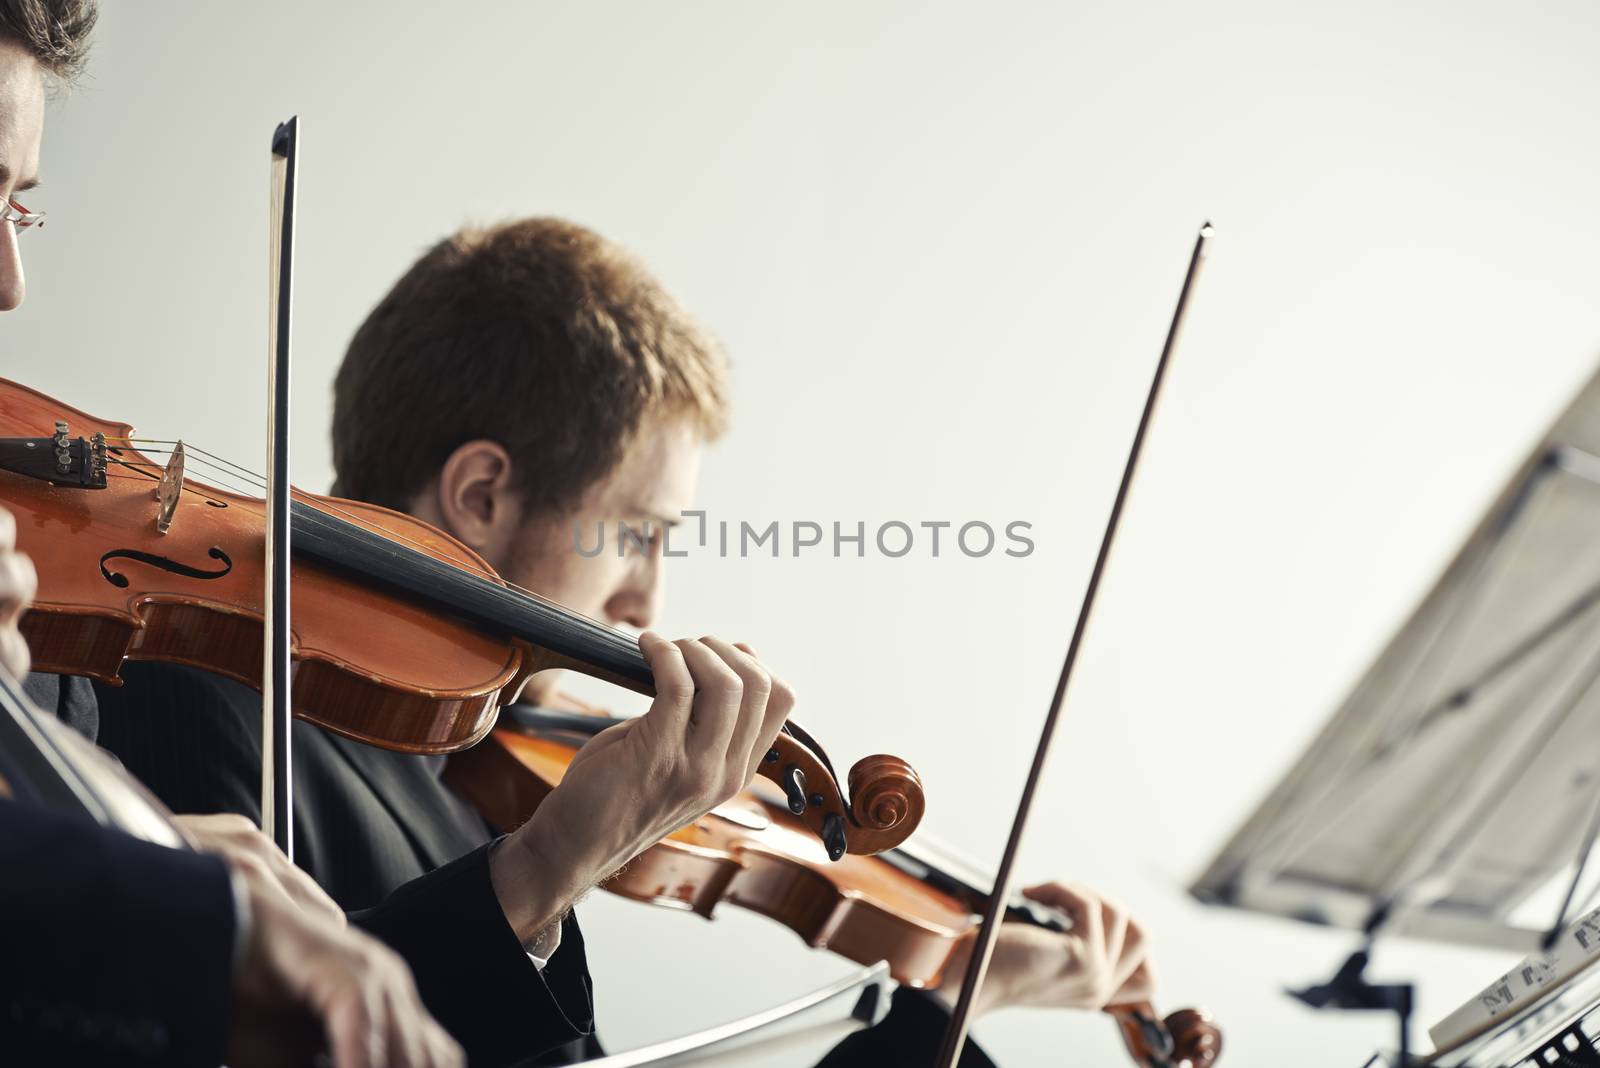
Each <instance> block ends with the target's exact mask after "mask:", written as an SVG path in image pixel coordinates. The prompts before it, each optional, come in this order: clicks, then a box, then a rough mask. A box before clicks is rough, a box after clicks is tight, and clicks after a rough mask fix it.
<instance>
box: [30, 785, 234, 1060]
mask: <svg viewBox="0 0 1600 1068" xmlns="http://www.w3.org/2000/svg"><path fill="white" fill-rule="evenodd" d="M236 910H237V905H236V902H235V900H234V894H233V885H232V881H231V879H230V877H229V875H228V871H227V868H226V867H225V866H224V865H223V863H222V862H221V861H220V860H218V859H216V858H215V857H207V856H201V855H199V854H197V853H186V852H181V851H179V850H176V849H167V848H165V847H163V846H158V845H151V844H149V843H147V842H141V841H139V840H137V839H135V838H132V837H130V836H129V835H126V834H123V833H121V832H120V831H114V830H108V829H106V828H103V827H101V826H99V825H98V824H96V823H94V822H92V821H90V820H89V819H88V818H87V817H85V816H80V815H76V814H66V813H59V812H53V811H47V810H45V809H43V808H38V807H35V806H33V805H30V804H26V803H18V802H15V801H10V800H4V799H0V961H4V962H5V967H4V968H0V1048H3V1049H4V1056H3V1058H0V1059H3V1060H4V1061H5V1063H7V1064H19V1065H20V1064H26V1065H32V1066H39V1068H45V1066H49V1065H63V1066H66V1065H72V1066H76V1065H85V1064H119V1065H182V1066H194V1068H215V1066H216V1065H218V1064H221V1063H222V1059H223V1056H224V1054H225V1047H226V1043H227V1035H228V1025H229V1014H230V1011H231V1001H232V996H231V991H232V989H233V982H232V968H233V957H234V940H235V937H236V935H237V932H238V913H237V911H236Z"/></svg>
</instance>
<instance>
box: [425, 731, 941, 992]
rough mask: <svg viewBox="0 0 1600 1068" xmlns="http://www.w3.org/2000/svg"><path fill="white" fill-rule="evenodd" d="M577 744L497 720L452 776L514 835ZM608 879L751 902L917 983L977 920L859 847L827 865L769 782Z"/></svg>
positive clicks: (649, 891)
mask: <svg viewBox="0 0 1600 1068" xmlns="http://www.w3.org/2000/svg"><path fill="white" fill-rule="evenodd" d="M580 741H581V740H580V739H574V740H573V741H571V742H569V741H566V740H563V739H557V738H553V737H536V736H533V735H530V734H526V733H523V732H521V731H518V730H515V729H511V728H501V729H498V730H496V731H494V732H493V733H492V734H491V735H490V737H489V738H488V739H486V740H485V741H484V742H483V743H482V744H480V745H477V746H475V747H473V748H472V749H470V750H467V751H465V752H461V753H457V754H455V755H454V756H452V757H451V758H450V761H449V763H448V764H447V765H446V766H445V782H446V783H448V784H449V786H450V787H451V789H452V790H454V791H455V792H456V793H457V794H459V795H461V796H462V797H464V798H465V799H466V800H467V801H469V802H471V803H472V805H473V807H475V808H477V809H478V811H479V812H480V813H482V814H483V816H484V818H486V819H487V820H489V822H490V823H492V824H494V825H496V826H497V827H499V828H500V829H501V830H503V831H512V830H515V829H516V828H517V827H519V826H521V825H522V824H523V823H524V822H526V821H527V819H528V817H530V816H531V815H532V814H533V811H534V810H535V809H536V808H538V806H539V803H540V802H541V801H543V800H544V798H545V796H546V795H548V794H549V792H550V791H551V790H553V789H555V787H556V785H557V784H559V783H560V782H561V777H562V775H563V774H564V773H565V771H566V767H567V764H569V763H570V762H571V760H572V757H573V756H574V755H575V754H576V753H577V751H578V745H579V742H580ZM604 886H605V888H606V889H607V890H609V891H611V892H612V893H616V894H620V895H622V896H623V897H627V898H632V899H633V900H635V901H643V902H645V903H647V904H654V905H663V906H666V907H668V908H674V909H681V910H686V911H689V912H694V913H698V914H699V915H701V916H704V917H707V918H710V917H711V915H712V913H713V911H714V910H715V909H716V907H717V905H718V904H720V903H722V902H727V903H729V904H731V905H737V906H739V907H741V908H746V909H750V910H752V911H754V912H758V913H760V914H762V915H764V916H767V917H769V918H771V919H773V920H776V921H777V922H778V923H780V924H782V925H783V926H785V927H787V928H789V929H790V930H791V931H793V932H794V933H795V934H797V935H799V936H800V938H801V939H803V940H804V941H805V942H806V943H807V944H808V945H811V946H815V947H817V948H820V949H827V950H831V951H832V952H834V953H837V954H839V955H841V956H843V957H846V958H848V959H850V960H853V961H857V962H859V963H862V964H872V963H875V962H877V961H880V960H887V961H889V963H890V968H891V971H892V973H893V975H894V978H895V980H896V981H898V982H901V983H905V984H906V985H908V986H914V987H926V986H935V985H937V984H938V983H939V981H940V979H941V978H942V977H943V974H944V968H945V965H946V964H947V963H948V962H949V960H950V956H951V954H952V953H953V952H954V951H955V947H956V942H957V941H958V940H959V939H960V937H961V935H962V934H963V933H964V932H965V931H967V930H970V928H971V912H970V910H969V909H968V908H967V907H966V906H965V905H964V904H962V903H961V902H960V901H958V900H956V899H955V898H953V897H950V896H948V895H945V894H940V893H938V892H930V890H929V888H928V887H926V886H925V885H923V884H922V883H920V882H919V881H918V880H916V879H914V878H913V877H911V876H909V875H906V874H904V873H902V872H900V871H899V870H897V869H895V868H893V867H891V866H890V865H888V864H885V863H882V862H881V861H878V860H876V859H875V858H871V857H866V856H856V855H848V856H844V857H841V858H839V860H837V861H830V860H829V859H828V855H827V853H826V852H824V850H823V849H822V846H821V844H820V843H819V842H818V840H817V837H816V835H815V834H812V833H811V831H810V830H809V829H808V828H807V826H806V825H805V823H804V822H802V821H801V820H800V819H799V818H798V817H796V816H795V815H794V814H793V813H792V812H791V811H790V810H789V808H788V806H787V804H786V803H785V799H784V796H783V793H782V792H781V791H780V790H778V789H777V788H776V787H775V786H773V785H772V784H771V783H769V782H767V781H766V780H763V779H757V780H756V781H755V782H754V783H753V784H752V785H751V787H750V789H748V790H745V791H744V792H742V793H741V794H739V795H738V796H737V797H735V798H733V799H732V800H730V801H729V802H727V803H726V804H723V805H720V806H718V807H717V808H716V809H713V810H712V811H711V812H709V813H707V814H706V815H704V816H702V817H701V818H700V819H698V820H695V821H694V822H693V823H691V824H689V825H688V826H686V827H683V828H680V829H679V830H678V831H676V832H674V833H673V834H671V835H669V836H668V837H667V838H665V839H663V840H662V841H660V842H658V843H657V844H656V845H654V846H652V847H650V848H649V849H647V850H645V851H644V852H643V853H641V854H640V855H639V856H638V857H636V858H634V860H632V861H631V862H630V863H629V864H628V866H627V867H626V868H624V869H623V870H622V871H620V872H618V873H617V874H616V875H614V876H612V877H611V878H610V879H609V880H607V881H606V882H605V884H604Z"/></svg>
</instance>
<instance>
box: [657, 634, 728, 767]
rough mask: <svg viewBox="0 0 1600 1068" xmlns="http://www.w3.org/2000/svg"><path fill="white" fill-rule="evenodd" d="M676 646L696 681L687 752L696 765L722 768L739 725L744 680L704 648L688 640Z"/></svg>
mask: <svg viewBox="0 0 1600 1068" xmlns="http://www.w3.org/2000/svg"><path fill="white" fill-rule="evenodd" d="M674 644H675V645H677V647H678V650H679V651H680V652H681V653H683V660H684V663H686V664H687V665H689V674H690V675H691V676H693V678H694V687H695V695H694V715H693V716H691V717H690V720H689V733H688V744H687V747H686V748H687V751H688V753H689V756H690V758H691V759H693V760H694V761H695V763H696V764H702V763H703V764H704V765H705V766H706V767H708V768H710V767H712V766H720V765H721V764H722V762H723V761H724V760H726V758H727V753H728V742H729V740H730V739H732V737H733V730H734V727H735V725H736V724H737V723H738V721H739V705H740V702H741V701H742V700H743V698H744V680H743V679H741V678H740V677H739V675H738V673H737V672H735V671H734V670H733V669H732V668H731V667H729V666H728V665H727V663H726V662H724V661H723V659H722V657H720V656H718V655H717V654H716V653H715V652H713V651H712V650H711V649H710V647H708V646H706V645H705V644H703V643H701V642H696V641H690V640H688V639H682V640H680V641H677V642H675V643H674Z"/></svg>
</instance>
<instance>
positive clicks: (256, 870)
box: [172, 812, 345, 927]
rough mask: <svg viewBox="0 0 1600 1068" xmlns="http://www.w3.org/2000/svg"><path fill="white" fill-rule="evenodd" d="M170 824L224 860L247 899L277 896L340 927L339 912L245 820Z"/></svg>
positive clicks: (177, 819)
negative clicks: (239, 878) (245, 888)
mask: <svg viewBox="0 0 1600 1068" xmlns="http://www.w3.org/2000/svg"><path fill="white" fill-rule="evenodd" d="M172 822H173V823H175V824H177V825H178V826H179V827H180V828H181V829H182V830H183V832H184V834H185V835H186V836H187V837H188V838H189V839H190V841H191V842H192V843H193V844H194V845H195V846H196V847H197V848H199V849H201V850H203V851H205V852H207V853H216V854H217V855H218V856H220V857H222V858H223V859H224V860H226V861H227V862H228V866H229V867H230V868H232V869H233V870H234V871H236V872H238V873H239V875H240V876H242V877H243V878H244V881H245V883H246V884H247V885H248V886H249V887H250V892H251V894H252V895H255V894H269V895H273V896H276V897H278V898H279V899H280V900H281V901H283V902H284V903H286V904H290V905H293V906H295V907H296V908H298V909H300V910H302V911H303V912H306V913H307V914H309V915H311V916H313V917H315V918H320V919H323V920H326V921H327V922H329V923H331V924H333V925H334V926H335V927H343V926H344V924H345V919H344V910H343V909H341V908H340V907H339V906H338V905H336V904H334V901H333V898H331V897H329V896H328V895H327V892H326V891H324V890H323V889H322V887H320V886H318V885H317V882H316V880H315V879H313V878H311V876H309V875H307V874H306V873H305V871H303V870H302V869H300V868H297V867H295V866H294V862H293V861H291V860H290V859H289V858H288V857H286V856H284V855H283V850H281V849H279V848H278V844H277V843H276V842H274V841H273V840H272V839H270V838H268V837H267V836H266V835H264V834H262V833H261V829H260V828H259V827H257V826H256V825H255V824H254V823H251V822H250V820H249V819H248V818H247V817H244V816H240V815H236V814H235V813H232V812H219V813H217V814H215V815H210V816H189V815H185V816H173V817H172Z"/></svg>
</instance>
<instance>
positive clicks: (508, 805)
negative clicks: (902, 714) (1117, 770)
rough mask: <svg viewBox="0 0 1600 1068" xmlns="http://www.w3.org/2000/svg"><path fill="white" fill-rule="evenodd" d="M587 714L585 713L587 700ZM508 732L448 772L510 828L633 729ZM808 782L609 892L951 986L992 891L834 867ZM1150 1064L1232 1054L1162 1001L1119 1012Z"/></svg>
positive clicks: (697, 827) (518, 711) (513, 718)
mask: <svg viewBox="0 0 1600 1068" xmlns="http://www.w3.org/2000/svg"><path fill="white" fill-rule="evenodd" d="M574 705H575V707H581V706H577V705H576V703H575V702H574ZM507 720H509V721H510V724H511V725H510V726H509V727H508V726H504V725H502V726H501V727H500V728H499V729H497V730H495V731H494V732H493V733H491V734H490V736H489V737H488V738H487V739H485V740H484V741H483V742H482V743H480V744H479V745H477V746H475V747H473V748H471V749H467V750H463V751H461V752H458V753H456V754H454V755H452V756H451V757H450V760H449V762H448V763H447V764H446V766H445V782H446V783H447V784H449V786H450V787H451V789H453V790H454V791H455V792H456V793H457V794H459V795H461V796H462V797H464V798H465V799H466V800H467V801H468V802H470V803H471V804H472V805H473V806H474V807H475V808H477V809H478V811H479V812H480V813H482V815H483V816H484V818H486V819H487V820H489V822H490V823H492V824H494V825H496V826H497V827H499V828H500V829H501V830H503V831H511V830H514V829H515V828H517V827H518V826H520V825H521V824H522V823H523V822H525V821H526V820H527V819H528V817H529V816H531V815H532V814H533V811H534V809H536V808H537V807H538V806H539V803H540V802H541V801H542V800H543V799H544V798H545V796H547V795H548V794H549V792H550V791H551V790H553V789H555V787H556V786H557V784H559V783H560V782H561V777H562V774H563V773H564V772H565V770H566V767H567V764H568V763H569V762H570V761H571V760H572V758H573V757H574V756H575V755H576V753H577V751H578V749H580V748H581V747H582V745H583V744H584V742H585V741H587V740H588V738H590V737H592V736H593V735H594V734H596V733H598V732H600V731H601V730H604V729H605V728H606V727H609V726H611V725H613V724H615V723H618V722H621V721H620V720H617V719H613V718H612V717H609V716H605V715H600V714H596V713H594V712H592V711H583V712H567V711H555V710H550V709H543V708H534V707H532V706H530V705H525V704H514V705H511V706H510V707H508V708H507V709H506V710H505V713H504V714H503V717H502V723H503V724H504V722H505V721H507ZM809 800H810V799H809V798H807V797H805V796H804V794H803V791H802V790H801V789H798V788H797V784H795V783H792V782H791V783H789V784H788V785H786V786H784V787H783V788H782V789H779V788H778V787H777V786H775V785H774V784H772V783H771V782H768V781H762V780H757V781H756V782H755V783H754V784H752V787H751V788H750V789H748V790H746V791H745V792H744V793H742V794H740V795H739V796H738V797H736V798H734V799H732V800H731V801H729V802H727V803H726V804H723V805H721V806H719V807H717V808H716V809H714V810H712V811H711V812H710V813H708V814H707V815H705V816H703V817H702V818H700V819H698V820H696V821H695V822H694V823H692V824H690V825H689V826H687V827H684V828H682V829H681V830H678V831H676V832H675V833H673V834H672V835H670V836H668V837H667V838H665V839H663V840H662V841H661V842H659V843H657V844H656V845H654V846H652V847H651V848H649V849H647V850H645V852H644V853H642V854H640V855H639V856H638V857H637V858H635V859H634V860H633V861H632V862H631V863H630V864H629V865H628V866H627V867H626V868H624V869H623V870H622V871H620V872H618V873H617V874H616V875H614V876H612V877H611V878H610V879H609V880H607V881H606V882H605V883H604V884H603V885H604V886H605V888H606V889H607V890H609V891H611V892H613V893H616V894H620V895H621V896H623V897H627V898H631V899H633V900H635V901H643V902H646V903H648V904H655V905H663V906H666V907H668V908H674V909H680V910H684V911H688V912H694V913H696V914H698V915H700V916H704V917H706V918H707V919H709V918H711V917H712V915H713V914H714V910H715V909H716V907H717V906H718V905H719V904H721V903H723V902H727V903H728V904H730V905H736V906H738V907H740V908H746V909H750V910H752V911H754V912H757V913H760V914H761V915H764V916H767V917H769V918H770V919H773V920H776V921H777V922H778V923H781V924H783V925H784V926H785V927H788V928H789V929H790V930H791V931H793V932H794V933H795V934H797V935H799V936H800V938H801V939H802V940H803V941H805V942H806V944H808V945H811V946H814V947H818V948H822V949H827V950H831V951H832V952H834V953H837V954H839V955H840V956H843V957H845V958H847V959H849V960H852V961H855V962H856V963H858V964H873V963H876V962H878V961H880V960H881V961H887V962H888V964H889V970H890V974H891V975H892V976H893V977H894V979H895V980H896V981H897V982H900V983H903V984H905V985H907V986H911V987H915V988H926V987H932V986H937V985H939V984H940V982H941V980H942V978H943V976H944V971H945V967H946V965H947V964H948V962H949V960H950V958H951V956H952V954H953V953H954V952H955V949H956V946H957V944H958V943H959V942H960V941H961V940H962V939H963V938H965V937H967V936H968V935H970V934H971V933H972V931H973V929H974V928H975V926H976V922H977V915H978V914H979V913H981V912H982V909H983V903H984V899H985V898H986V896H987V894H986V892H985V891H983V890H980V889H978V888H977V887H976V885H975V881H974V880H973V879H969V878H963V877H961V876H959V875H957V874H954V873H953V871H952V870H951V868H952V865H949V864H935V863H933V862H932V861H930V860H929V859H927V858H926V857H922V856H918V855H915V854H913V853H912V852H910V851H908V850H906V849H904V848H895V849H890V850H886V851H884V852H881V853H878V854H877V855H875V856H848V857H844V858H843V859H841V860H839V861H837V862H830V861H829V860H828V858H827V857H826V856H825V855H824V853H823V852H822V850H820V849H819V848H818V846H817V842H816V840H815V838H814V836H813V835H811V834H810V833H808V830H807V827H806V824H805V823H804V822H803V820H802V815H803V813H804V812H805V810H806V806H807V804H808V803H809ZM1006 920H1007V922H1013V923H1032V924H1035V925H1038V926H1042V927H1046V928H1049V929H1052V930H1056V931H1066V930H1069V929H1070V927H1071V920H1070V919H1068V918H1067V917H1066V916H1065V915H1064V914H1062V913H1060V912H1059V911H1057V910H1055V909H1050V908H1048V907H1046V906H1044V905H1041V904H1039V903H1037V902H1033V901H1029V900H1027V899H1025V898H1022V897H1020V896H1019V897H1017V898H1016V899H1015V900H1014V901H1013V902H1012V903H1010V904H1009V905H1008V907H1007V910H1006ZM1106 1011H1107V1012H1108V1013H1109V1014H1110V1015H1111V1016H1112V1017H1113V1018H1114V1019H1115V1020H1116V1023H1117V1027H1118V1031H1119V1033H1120V1034H1121V1036H1122V1040H1123V1043H1124V1045H1125V1046H1126V1048H1127V1050H1128V1053H1129V1055H1130V1056H1131V1057H1132V1059H1133V1063H1134V1064H1136V1065H1139V1066H1140V1068H1210V1065H1212V1064H1214V1063H1215V1061H1216V1059H1217V1057H1218V1056H1219V1055H1220V1053H1221V1051H1222V1034H1221V1032H1220V1030H1218V1028H1217V1026H1216V1025H1215V1023H1213V1022H1212V1020H1211V1018H1210V1017H1209V1016H1208V1015H1207V1014H1205V1013H1203V1012H1200V1011H1198V1010H1195V1009H1183V1010H1180V1011H1178V1012H1175V1013H1172V1014H1171V1015H1169V1016H1167V1017H1166V1018H1165V1019H1162V1018H1161V1017H1159V1016H1157V1015H1156V1012H1155V1009H1154V1008H1153V1007H1152V1006H1150V1005H1149V1004H1135V1005H1117V1006H1112V1007H1109V1008H1108V1009H1107V1010H1106Z"/></svg>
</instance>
